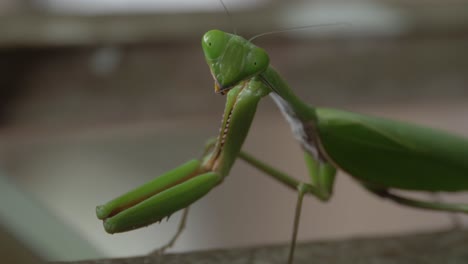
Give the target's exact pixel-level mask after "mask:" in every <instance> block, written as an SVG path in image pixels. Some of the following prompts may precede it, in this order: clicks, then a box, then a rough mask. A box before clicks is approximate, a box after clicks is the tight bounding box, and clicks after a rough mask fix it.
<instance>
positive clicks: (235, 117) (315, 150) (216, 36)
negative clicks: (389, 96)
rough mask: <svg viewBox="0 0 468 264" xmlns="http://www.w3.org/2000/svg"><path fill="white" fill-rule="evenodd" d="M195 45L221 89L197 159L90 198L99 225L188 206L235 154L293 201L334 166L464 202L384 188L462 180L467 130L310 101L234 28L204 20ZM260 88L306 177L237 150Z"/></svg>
mask: <svg viewBox="0 0 468 264" xmlns="http://www.w3.org/2000/svg"><path fill="white" fill-rule="evenodd" d="M202 46H203V50H204V53H205V57H206V61H207V64H208V66H209V68H210V70H211V74H212V75H213V77H214V79H215V91H216V92H218V93H221V94H226V93H227V101H226V108H225V111H224V115H223V120H222V122H221V129H220V133H219V135H218V137H217V139H216V140H215V141H214V142H212V143H211V144H209V145H208V146H207V149H206V150H205V153H204V155H203V156H202V157H201V159H200V160H194V161H190V162H188V163H186V164H184V165H182V166H180V167H179V168H176V169H175V170H173V171H170V172H168V173H166V174H164V175H162V176H160V177H158V178H156V179H155V180H153V181H152V182H150V183H147V184H145V185H143V186H141V187H139V188H137V189H135V190H133V191H130V192H129V193H127V194H125V195H122V196H121V197H119V198H116V199H114V200H112V201H110V202H108V203H106V204H105V205H102V206H98V207H97V209H96V213H97V216H98V218H99V219H102V220H104V227H105V229H106V231H107V232H109V233H115V232H124V231H128V230H132V229H135V228H139V227H143V226H146V225H149V224H151V223H154V222H157V221H160V220H161V219H163V218H164V217H168V216H170V215H171V214H172V213H174V212H176V211H178V210H180V209H182V208H186V207H188V206H189V205H190V204H192V203H193V202H195V201H196V200H198V199H200V198H201V197H203V196H204V195H205V194H207V193H208V192H209V191H210V190H211V189H212V188H213V187H215V186H216V185H218V184H219V183H221V182H222V180H223V179H224V177H226V176H227V175H228V174H229V171H230V169H231V168H232V166H233V164H234V162H235V161H236V159H237V158H241V159H243V160H245V161H246V162H248V163H249V164H251V165H252V166H254V167H256V168H258V169H260V170H262V171H263V172H265V173H266V174H267V175H270V176H272V177H273V178H275V179H276V180H278V181H279V182H281V183H283V184H285V185H286V186H289V187H291V188H293V189H295V190H297V191H298V192H299V200H298V201H299V202H298V205H300V204H301V202H300V201H302V196H303V195H304V194H306V193H308V194H312V195H314V196H315V197H317V198H319V199H321V200H323V201H326V200H328V199H329V198H330V196H331V194H332V189H333V183H334V179H335V173H336V170H337V169H341V170H343V171H345V172H347V173H348V174H349V175H351V176H352V177H353V178H355V179H357V181H359V182H360V183H361V184H362V185H363V186H364V187H365V188H367V189H369V190H371V191H372V192H374V193H376V194H377V195H380V196H382V197H386V198H389V199H392V200H394V201H396V202H398V203H401V204H404V205H407V206H412V207H418V208H425V209H433V210H445V211H459V212H468V207H467V206H466V205H450V204H438V203H430V202H421V201H415V200H411V199H407V198H402V197H400V196H396V195H393V194H391V193H389V192H388V190H389V189H404V190H416V191H448V192H452V191H464V190H468V140H467V139H464V138H461V137H458V136H454V135H451V134H447V133H445V132H441V131H436V130H433V129H430V128H424V127H420V126H416V125H412V124H407V123H403V122H397V121H392V120H387V119H382V118H376V117H369V116H365V115H360V114H355V113H350V112H345V111H339V110H334V109H326V108H316V107H313V106H310V105H308V104H306V103H304V102H302V101H301V100H300V98H298V97H297V96H296V95H295V94H294V93H293V92H292V90H291V89H290V88H289V87H288V85H287V84H286V83H285V81H284V80H283V79H282V78H281V77H280V76H279V74H278V73H277V72H276V71H275V70H274V69H273V68H272V67H271V66H270V65H269V58H268V55H267V54H266V52H265V51H264V50H262V49H261V48H258V47H256V46H255V45H253V44H252V43H250V42H248V41H246V40H245V39H243V38H242V37H239V36H236V35H232V34H227V33H224V32H222V31H219V30H212V31H209V32H207V33H206V34H205V35H204V36H203V39H202ZM267 94H270V95H271V96H272V98H273V99H274V101H275V102H276V103H277V105H278V106H279V108H280V109H281V111H282V112H283V114H284V116H285V117H286V119H287V120H288V121H289V123H290V125H291V127H292V131H293V133H294V134H295V136H296V138H297V139H298V141H299V143H300V144H301V145H302V147H303V149H304V152H305V154H304V155H305V160H306V164H307V166H308V169H309V172H310V178H311V182H310V183H309V184H307V183H301V182H299V181H297V180H295V179H294V178H292V177H290V176H289V175H287V174H284V173H282V172H280V171H278V170H276V169H274V168H272V167H271V166H269V165H266V164H264V163H263V162H261V161H259V160H257V159H255V158H254V157H252V156H250V155H248V154H246V153H244V152H242V151H241V148H242V144H243V142H244V140H245V138H246V136H247V133H248V131H249V128H250V125H251V123H252V120H253V118H254V115H255V111H256V108H257V105H258V102H259V101H260V99H261V98H263V97H264V96H266V95H267ZM297 212H298V210H296V220H297V219H298V215H299V214H298V213H297ZM299 212H300V210H299ZM294 230H295V232H296V231H297V223H296V222H295V229H294ZM295 235H296V234H295V233H294V236H293V241H295ZM292 248H294V243H293V244H292ZM292 254H293V250H292V251H291V254H290V256H292ZM291 262H292V257H291V259H290V263H291Z"/></svg>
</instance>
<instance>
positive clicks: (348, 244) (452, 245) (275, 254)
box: [62, 229, 468, 264]
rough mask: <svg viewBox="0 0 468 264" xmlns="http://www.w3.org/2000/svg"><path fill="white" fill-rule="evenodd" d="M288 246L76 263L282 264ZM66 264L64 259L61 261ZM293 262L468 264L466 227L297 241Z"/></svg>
mask: <svg viewBox="0 0 468 264" xmlns="http://www.w3.org/2000/svg"><path fill="white" fill-rule="evenodd" d="M287 251H288V247H287V245H281V246H264V247H253V248H244V249H223V250H210V251H201V252H192V253H180V254H167V255H164V256H161V257H159V258H158V257H155V256H141V257H131V258H120V259H102V260H89V261H79V262H68V263H69V264H71V263H76V264H124V263H125V264H137V263H141V264H143V263H145V264H151V263H154V264H156V263H158V264H159V263H178V264H183V263H204V264H211V263H213V264H214V263H226V264H227V263H232V264H234V263H235V264H243V263H245V264H247V263H252V264H253V263H259V264H260V263H270V264H274V263H285V261H286V257H287ZM62 263H63V264H65V263H66V262H62ZM294 263H295V264H305V263H329V264H331V263H333V264H345V263H346V264H349V263H360V264H364V263H385V264H392V263H399V264H404V263H408V264H416V263H425V264H432V263H434V264H436V263H437V264H441V263H444V264H455V263H457V264H458V263H459V264H462V263H468V230H467V229H465V230H452V231H439V232H432V233H415V234H405V235H395V236H386V237H375V238H353V239H345V240H337V241H325V242H307V243H300V244H299V246H298V247H297V249H296V257H295V262H294Z"/></svg>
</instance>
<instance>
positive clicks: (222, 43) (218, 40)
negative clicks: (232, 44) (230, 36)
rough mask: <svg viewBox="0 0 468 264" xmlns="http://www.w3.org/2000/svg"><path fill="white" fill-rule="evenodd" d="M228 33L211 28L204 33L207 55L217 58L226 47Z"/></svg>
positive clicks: (211, 58) (203, 45) (210, 57)
mask: <svg viewBox="0 0 468 264" xmlns="http://www.w3.org/2000/svg"><path fill="white" fill-rule="evenodd" d="M226 39H227V38H226V33H224V32H222V31H220V30H210V31H208V32H206V33H205V35H203V39H202V47H203V51H204V52H205V56H206V57H207V58H208V59H210V60H214V59H217V58H218V57H219V56H221V54H222V53H223V51H224V50H225V48H226Z"/></svg>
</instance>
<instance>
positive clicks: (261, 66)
mask: <svg viewBox="0 0 468 264" xmlns="http://www.w3.org/2000/svg"><path fill="white" fill-rule="evenodd" d="M269 63H270V58H269V57H268V54H267V53H266V52H265V51H264V50H263V49H260V48H256V49H254V50H252V51H251V52H250V54H249V56H248V60H247V65H246V67H247V71H248V72H249V73H251V74H253V73H259V72H263V71H264V70H266V68H267V67H268V64H269Z"/></svg>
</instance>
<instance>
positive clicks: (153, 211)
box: [96, 160, 221, 234]
mask: <svg viewBox="0 0 468 264" xmlns="http://www.w3.org/2000/svg"><path fill="white" fill-rule="evenodd" d="M220 180H221V177H220V176H219V175H218V174H217V173H216V172H209V171H203V170H201V169H200V162H199V161H198V160H192V161H189V162H187V163H185V164H183V165H181V166H180V167H178V168H176V169H174V170H171V171H169V172H167V173H165V174H163V175H162V176H160V177H158V178H156V179H154V180H153V181H151V182H149V183H147V184H145V185H143V186H140V187H138V188H136V189H134V190H132V191H130V192H128V193H126V194H124V195H122V196H120V197H118V198H116V199H114V200H112V201H110V202H108V203H106V204H104V205H101V206H98V207H96V215H97V217H98V218H99V219H102V220H103V221H104V223H103V224H104V229H105V230H106V232H108V233H110V234H113V233H119V232H125V231H130V230H133V229H137V228H140V227H144V226H147V225H150V224H152V223H155V222H160V221H161V220H163V219H164V218H165V217H169V216H170V215H172V214H173V213H174V212H176V211H178V210H180V209H183V208H185V207H187V206H189V205H190V204H192V203H193V202H195V201H196V200H198V199H199V198H201V197H203V196H204V195H205V194H207V193H208V192H209V191H210V190H211V189H212V188H213V187H214V186H216V185H217V184H218V183H219V182H220Z"/></svg>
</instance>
